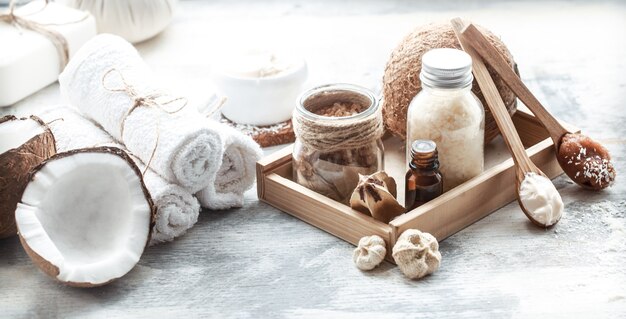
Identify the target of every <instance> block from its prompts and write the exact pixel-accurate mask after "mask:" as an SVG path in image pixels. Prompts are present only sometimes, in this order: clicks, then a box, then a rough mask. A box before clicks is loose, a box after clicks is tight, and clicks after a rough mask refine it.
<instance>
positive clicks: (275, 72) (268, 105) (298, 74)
mask: <svg viewBox="0 0 626 319" xmlns="http://www.w3.org/2000/svg"><path fill="white" fill-rule="evenodd" d="M221 60H222V61H220V62H221V63H218V64H217V65H216V66H215V70H214V75H213V81H214V83H215V86H216V87H217V89H218V91H219V93H220V94H222V95H224V96H226V102H225V103H224V105H223V107H222V114H223V115H224V116H225V117H226V118H228V119H229V120H231V121H233V122H235V123H241V124H252V125H258V126H263V125H272V124H276V123H280V122H283V121H286V120H288V119H290V118H291V114H292V112H293V109H294V107H295V105H296V99H297V97H298V95H299V94H300V93H301V91H302V86H303V84H304V82H305V81H306V79H307V73H308V72H307V65H306V62H305V60H304V59H302V58H297V57H292V56H290V55H288V54H281V53H274V52H271V51H261V50H257V51H245V52H242V53H238V54H235V55H232V56H229V57H228V58H225V59H221Z"/></svg>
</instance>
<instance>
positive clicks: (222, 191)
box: [196, 124, 263, 209]
mask: <svg viewBox="0 0 626 319" xmlns="http://www.w3.org/2000/svg"><path fill="white" fill-rule="evenodd" d="M219 125H220V127H219V128H218V131H219V132H220V134H221V136H222V141H223V142H224V156H223V158H222V165H221V166H220V168H219V169H218V171H217V176H216V178H215V183H213V184H211V185H209V186H208V187H206V188H204V189H203V190H201V191H200V192H198V193H197V194H196V196H197V197H198V200H199V201H200V204H201V205H202V207H205V208H209V209H228V208H233V207H241V206H243V193H244V192H245V191H246V190H248V189H250V187H252V185H253V184H254V180H255V176H256V175H255V174H256V162H257V161H258V160H259V159H260V158H261V155H262V154H263V153H262V151H261V147H259V144H257V143H256V142H255V141H254V140H253V139H252V138H251V137H249V136H246V135H244V134H242V133H241V132H239V131H237V130H235V129H234V128H232V127H229V126H227V125H224V124H219Z"/></svg>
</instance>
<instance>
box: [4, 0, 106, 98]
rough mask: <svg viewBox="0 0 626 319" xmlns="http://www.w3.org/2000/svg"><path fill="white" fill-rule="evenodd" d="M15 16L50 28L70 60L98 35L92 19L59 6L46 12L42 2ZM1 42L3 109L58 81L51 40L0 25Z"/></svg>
mask: <svg viewBox="0 0 626 319" xmlns="http://www.w3.org/2000/svg"><path fill="white" fill-rule="evenodd" d="M42 8H43V10H42ZM4 13H6V10H3V11H2V14H4ZM15 14H16V15H17V16H22V17H24V18H27V19H29V20H33V21H35V22H37V23H40V24H48V26H47V27H48V28H50V29H51V30H54V31H57V32H59V33H60V34H61V35H63V36H64V37H65V39H66V40H67V43H68V47H69V53H70V57H71V56H72V54H73V53H74V52H76V51H77V50H78V49H79V48H80V47H81V46H82V45H83V44H84V43H85V42H87V40H89V39H90V38H92V37H94V36H95V35H96V21H95V19H94V18H93V16H91V15H90V14H88V13H86V12H84V11H79V10H75V9H72V8H68V7H65V6H63V5H60V4H56V3H49V4H48V5H47V6H45V8H44V3H43V2H42V1H34V2H31V3H29V4H27V5H25V6H23V7H21V8H18V9H16V11H15ZM85 17H86V18H85ZM0 42H1V43H2V49H0V107H3V106H9V105H11V104H14V103H16V102H18V101H19V100H21V99H23V98H25V97H27V96H29V95H31V94H33V93H35V92H37V91H39V90H41V89H43V88H44V87H46V86H48V85H49V84H51V83H53V82H55V81H56V80H57V77H58V76H59V73H61V71H62V70H61V69H60V62H59V61H60V57H59V54H58V52H57V49H56V47H55V46H54V44H53V42H52V41H51V40H50V39H49V38H48V37H46V36H44V35H41V34H39V33H37V32H34V31H31V30H27V29H24V28H21V27H16V26H15V25H13V24H9V23H5V22H0Z"/></svg>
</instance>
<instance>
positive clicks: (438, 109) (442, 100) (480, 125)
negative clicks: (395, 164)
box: [406, 49, 485, 191]
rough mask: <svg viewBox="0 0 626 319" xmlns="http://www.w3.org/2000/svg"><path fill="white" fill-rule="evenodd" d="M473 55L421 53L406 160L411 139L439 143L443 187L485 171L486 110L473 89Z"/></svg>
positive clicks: (409, 118)
mask: <svg viewBox="0 0 626 319" xmlns="http://www.w3.org/2000/svg"><path fill="white" fill-rule="evenodd" d="M472 80H473V76H472V59H471V57H470V56H469V55H468V54H467V53H465V52H463V51H461V50H456V49H434V50H430V51H428V52H426V54H424V56H423V57H422V70H421V72H420V81H421V84H422V90H421V91H420V92H419V94H417V96H415V98H413V100H412V101H411V103H410V105H409V109H408V112H407V137H406V138H407V139H406V140H407V162H408V161H410V158H409V156H410V154H408V153H409V150H410V148H411V145H409V144H408V143H410V142H411V141H415V140H432V141H434V142H435V143H437V150H438V153H439V162H440V165H441V167H440V170H441V173H442V174H443V180H444V191H448V190H450V189H452V188H454V187H456V186H458V185H460V184H462V183H464V182H466V181H467V180H469V179H471V178H473V177H475V176H477V175H479V174H480V173H482V172H483V167H484V149H483V146H484V135H485V111H484V109H483V106H482V104H481V103H480V100H479V99H478V98H477V97H476V96H475V95H474V94H473V93H472V91H471V89H472Z"/></svg>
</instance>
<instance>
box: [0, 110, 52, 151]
mask: <svg viewBox="0 0 626 319" xmlns="http://www.w3.org/2000/svg"><path fill="white" fill-rule="evenodd" d="M43 132H44V127H43V126H42V125H41V124H39V123H38V122H37V121H35V120H33V119H30V118H26V119H21V120H13V121H6V122H4V123H2V124H0V137H2V138H0V154H3V153H4V152H6V151H9V150H12V149H15V148H18V147H20V146H22V145H23V144H24V143H26V142H28V140H30V139H31V138H33V137H35V136H37V135H39V134H42V133H43Z"/></svg>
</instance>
